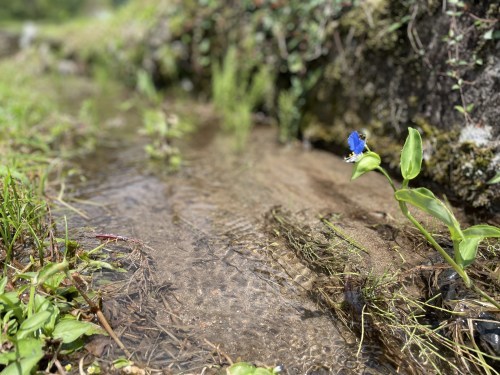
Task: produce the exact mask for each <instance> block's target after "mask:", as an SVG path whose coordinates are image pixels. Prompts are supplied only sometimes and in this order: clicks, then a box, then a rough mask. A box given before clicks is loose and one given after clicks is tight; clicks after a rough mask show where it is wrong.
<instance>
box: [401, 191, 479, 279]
mask: <svg viewBox="0 0 500 375" xmlns="http://www.w3.org/2000/svg"><path fill="white" fill-rule="evenodd" d="M399 207H400V208H401V211H402V212H403V215H405V216H406V217H407V218H408V220H410V221H411V223H412V224H413V225H414V226H415V227H416V228H417V229H418V230H419V231H420V233H422V234H423V235H424V237H425V239H426V240H427V241H428V242H429V243H430V244H431V245H432V246H433V247H434V248H435V249H436V250H437V251H438V252H439V254H441V256H442V257H443V258H444V260H446V261H447V262H448V264H449V265H450V266H452V267H453V269H454V270H455V271H456V272H457V273H458V274H459V275H460V277H461V278H462V279H463V280H464V282H465V285H466V286H467V288H471V287H472V282H471V280H470V278H469V276H468V275H467V273H466V272H465V271H464V270H463V269H462V267H460V266H459V265H458V264H457V263H456V262H455V261H454V260H453V258H452V257H450V256H449V255H448V253H447V252H446V251H445V250H444V249H443V248H442V247H441V245H439V244H438V243H437V242H436V240H435V239H434V237H432V235H431V234H430V233H429V232H428V231H427V230H426V229H425V228H424V227H423V226H422V224H420V223H419V222H418V220H417V219H415V218H414V217H413V215H412V214H411V213H410V210H408V207H407V206H406V203H405V202H401V201H400V202H399Z"/></svg>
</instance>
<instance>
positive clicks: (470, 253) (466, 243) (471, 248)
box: [456, 237, 482, 268]
mask: <svg viewBox="0 0 500 375" xmlns="http://www.w3.org/2000/svg"><path fill="white" fill-rule="evenodd" d="M481 240H482V238H481V237H472V238H466V239H464V240H463V241H462V242H460V244H459V245H458V249H459V253H460V258H461V259H456V260H457V263H458V264H459V265H461V266H462V267H464V268H465V267H467V266H468V265H469V264H471V263H473V262H474V259H476V254H477V247H478V246H479V243H480V242H481Z"/></svg>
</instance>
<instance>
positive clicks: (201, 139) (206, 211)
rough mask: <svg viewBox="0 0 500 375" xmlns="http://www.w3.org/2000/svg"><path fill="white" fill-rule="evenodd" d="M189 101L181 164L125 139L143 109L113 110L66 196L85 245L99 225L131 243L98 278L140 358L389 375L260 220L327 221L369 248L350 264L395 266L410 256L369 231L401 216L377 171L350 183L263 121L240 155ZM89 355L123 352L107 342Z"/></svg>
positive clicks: (202, 365) (165, 365) (174, 364)
mask: <svg viewBox="0 0 500 375" xmlns="http://www.w3.org/2000/svg"><path fill="white" fill-rule="evenodd" d="M192 107H193V108H192V109H191V110H192V111H197V112H198V113H199V117H200V119H205V120H204V121H201V124H200V127H201V128H200V130H199V132H197V133H196V135H194V136H193V138H192V139H191V140H189V141H186V142H185V144H184V145H183V146H182V152H183V156H184V158H185V160H186V162H185V165H184V166H183V168H182V169H181V171H180V172H178V173H176V174H168V173H163V171H164V170H166V167H165V168H163V167H162V166H161V165H151V164H150V163H149V162H148V161H147V159H146V155H145V152H144V151H143V145H144V139H140V138H139V139H138V137H137V136H134V135H133V134H134V133H132V135H131V133H130V129H131V128H134V127H137V126H138V122H139V118H138V116H136V115H134V114H132V115H130V114H126V113H120V112H117V113H114V114H113V116H114V118H111V120H112V122H113V123H114V124H118V126H119V127H118V129H115V130H113V131H112V132H111V134H108V135H107V136H104V137H103V139H112V142H105V144H106V145H103V146H102V147H100V148H99V150H98V151H97V152H96V153H95V155H93V157H92V158H90V159H86V161H84V162H82V163H81V168H82V172H83V174H84V177H85V178H84V180H85V181H84V182H83V183H77V182H76V181H74V182H73V183H72V186H71V189H70V191H71V192H70V193H68V195H67V199H68V200H70V201H72V202H73V204H74V205H75V207H77V208H78V209H80V210H82V211H84V212H85V214H86V215H87V216H88V217H89V218H90V219H89V220H85V219H83V218H82V217H81V216H78V215H71V217H72V218H71V219H70V227H72V228H77V227H80V228H83V229H80V230H78V232H77V233H74V237H76V238H77V239H78V240H79V241H80V242H81V243H82V244H84V246H86V247H90V248H91V247H93V246H97V245H98V244H99V243H100V242H99V239H98V238H96V237H95V236H96V235H98V234H102V233H108V234H109V233H111V234H115V235H121V236H126V237H127V238H129V239H132V238H133V239H135V240H134V241H129V242H124V243H122V245H123V246H121V247H118V248H117V247H116V246H117V245H114V244H111V243H110V244H109V245H108V246H107V248H108V249H109V250H110V251H111V252H118V251H124V252H126V253H127V252H128V253H129V256H128V260H124V261H123V264H124V265H125V266H126V267H128V268H129V272H128V273H127V274H125V275H123V274H121V275H122V276H120V274H119V275H118V276H116V275H115V276H110V274H109V272H106V273H103V275H102V276H101V280H99V276H96V282H95V283H96V286H99V287H100V288H101V290H102V293H103V310H104V312H105V314H106V315H107V316H108V318H109V319H110V321H111V323H112V325H113V327H114V329H115V330H116V332H117V333H118V334H119V335H120V337H121V338H122V340H123V342H124V343H125V345H126V346H127V347H128V348H130V350H131V351H134V355H135V356H134V358H135V360H136V361H137V362H139V363H141V364H143V365H147V366H149V367H150V368H155V369H162V370H163V371H165V372H172V373H180V372H185V373H200V372H202V371H212V372H216V371H217V368H219V367H220V366H223V365H225V364H227V363H229V361H231V360H232V361H237V360H240V359H241V360H246V361H251V362H254V363H257V364H261V365H268V366H274V365H277V364H283V365H284V368H285V373H289V374H303V373H339V374H340V373H342V374H360V373H364V374H368V373H373V374H377V373H379V374H387V373H391V372H392V371H393V370H392V368H391V367H390V366H389V365H388V364H384V362H383V360H381V353H380V350H378V349H377V348H374V347H370V346H368V345H365V346H363V347H362V350H361V351H360V354H359V355H358V356H357V355H356V354H357V351H358V342H357V341H356V338H355V336H354V335H353V334H352V333H351V332H350V331H348V330H347V329H346V328H345V327H344V325H343V324H341V323H340V322H338V321H337V320H336V318H335V317H334V316H332V315H331V313H329V312H328V311H326V310H325V309H323V308H322V307H321V306H320V305H319V303H318V301H317V300H316V299H314V298H311V294H310V288H311V285H312V284H313V283H314V282H315V280H316V278H317V277H318V276H317V272H315V271H314V270H311V269H310V268H308V267H307V266H306V265H305V264H304V263H303V262H301V259H300V258H299V257H297V255H296V254H295V253H294V252H293V250H291V249H289V248H287V247H285V246H284V245H283V244H282V243H280V242H279V241H277V240H276V237H275V236H274V235H273V234H272V233H270V231H269V226H268V221H267V220H266V215H267V216H268V215H269V212H270V211H271V210H272V209H273V208H274V207H277V206H279V207H282V208H283V209H285V210H287V211H288V212H291V213H294V214H299V215H300V216H301V217H302V218H303V219H304V220H305V221H307V220H309V221H311V222H317V221H318V218H319V217H320V216H322V215H333V216H334V217H335V218H336V225H337V226H338V227H339V228H341V229H342V231H343V233H345V234H346V235H347V236H349V237H350V238H354V239H355V240H356V242H357V243H359V244H360V245H361V246H362V248H363V250H364V251H367V252H368V253H370V257H353V258H352V259H351V261H352V262H353V263H354V264H352V266H353V267H355V268H363V269H365V270H368V271H369V272H372V273H374V274H381V273H384V272H386V271H389V272H390V271H391V270H394V269H396V268H397V267H399V266H400V265H401V263H402V260H401V257H400V253H398V252H395V251H394V250H393V246H394V242H393V241H392V242H391V241H387V231H386V230H383V229H384V228H377V227H376V226H374V225H375V223H380V222H392V223H394V222H395V219H394V218H398V213H397V211H396V208H397V207H396V205H395V203H394V202H393V200H392V193H391V190H390V187H389V186H388V184H387V183H386V182H385V181H384V179H383V177H381V176H379V175H375V174H372V175H369V176H367V177H364V178H360V179H359V180H357V181H355V182H351V181H350V174H351V166H350V165H348V164H346V163H344V162H343V160H342V159H339V158H337V157H335V156H332V155H331V154H328V153H324V152H321V151H314V150H312V151H307V150H304V149H303V148H302V147H300V145H296V146H290V147H280V146H278V145H277V143H276V142H275V141H274V139H276V137H275V129H271V128H268V127H257V128H256V129H255V131H254V132H253V134H252V139H251V140H250V141H249V143H248V147H247V149H246V150H245V152H244V153H240V154H238V153H234V152H233V151H232V148H231V147H230V145H231V142H232V141H231V139H230V138H229V137H228V136H227V135H223V134H220V133H219V132H217V126H216V125H217V124H216V123H214V122H216V121H215V120H214V118H212V117H211V116H210V114H209V112H207V111H206V108H203V107H200V106H197V105H194V104H192ZM120 124H121V125H120ZM120 126H123V129H125V130H123V129H120ZM127 129H129V130H127ZM120 134H121V135H120ZM127 134H128V135H127ZM111 135H112V136H111ZM80 177H82V176H80ZM75 199H78V202H79V203H78V202H75V201H74V200H75ZM82 202H83V203H82ZM387 225H389V224H387ZM340 241H341V240H340ZM143 245H144V246H143ZM413 257H414V258H415V257H417V258H418V255H416V254H414V255H413ZM416 261H418V259H416ZM356 262H362V263H363V264H355V263H356ZM322 277H323V276H322ZM324 277H327V276H324ZM110 278H111V279H114V280H113V282H112V284H111V286H109V285H107V284H109V279H110ZM106 280H108V281H106ZM339 302H341V301H339ZM88 349H89V351H91V352H92V353H94V354H97V355H100V356H103V357H104V358H113V357H116V356H118V355H120V354H121V353H120V350H119V349H116V348H115V347H114V346H113V345H112V343H111V341H110V340H107V339H106V340H103V339H102V338H99V339H97V340H94V341H93V342H91V344H90V345H89V346H88ZM210 368H212V370H210Z"/></svg>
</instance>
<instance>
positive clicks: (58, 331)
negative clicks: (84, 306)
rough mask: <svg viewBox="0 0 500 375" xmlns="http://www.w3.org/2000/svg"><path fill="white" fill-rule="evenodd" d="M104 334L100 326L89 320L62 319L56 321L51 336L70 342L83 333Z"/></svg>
mask: <svg viewBox="0 0 500 375" xmlns="http://www.w3.org/2000/svg"><path fill="white" fill-rule="evenodd" d="M99 334H100V335H105V334H106V331H104V330H103V329H102V328H101V327H99V326H98V325H96V324H93V323H90V322H81V321H79V320H74V319H63V320H61V321H60V322H59V323H57V325H56V328H55V329H54V332H53V333H52V335H53V337H54V338H56V339H60V340H62V342H63V343H70V342H72V341H75V340H76V339H78V338H80V337H81V336H83V335H87V336H88V335H99Z"/></svg>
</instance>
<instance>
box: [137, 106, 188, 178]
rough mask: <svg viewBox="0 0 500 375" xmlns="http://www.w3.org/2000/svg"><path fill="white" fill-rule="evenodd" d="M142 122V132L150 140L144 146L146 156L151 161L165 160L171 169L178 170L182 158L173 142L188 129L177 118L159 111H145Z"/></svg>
mask: <svg viewBox="0 0 500 375" xmlns="http://www.w3.org/2000/svg"><path fill="white" fill-rule="evenodd" d="M143 122H144V128H143V129H142V132H143V133H144V134H146V135H147V136H148V137H150V139H151V142H150V143H149V144H147V145H146V146H145V150H146V152H147V153H148V155H149V156H150V157H151V158H153V159H162V160H167V161H168V163H169V165H170V167H171V168H173V169H178V168H179V167H180V164H181V162H182V158H181V154H180V151H179V149H178V148H177V147H175V146H173V141H174V140H176V139H179V138H182V137H183V136H184V134H185V133H186V132H187V131H188V130H189V129H187V128H186V126H185V124H182V122H181V121H180V120H179V117H178V116H176V115H174V114H171V115H168V116H167V115H166V114H165V113H164V112H163V111H161V110H146V111H145V112H144V116H143Z"/></svg>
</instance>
